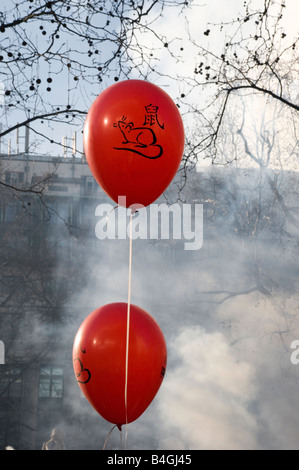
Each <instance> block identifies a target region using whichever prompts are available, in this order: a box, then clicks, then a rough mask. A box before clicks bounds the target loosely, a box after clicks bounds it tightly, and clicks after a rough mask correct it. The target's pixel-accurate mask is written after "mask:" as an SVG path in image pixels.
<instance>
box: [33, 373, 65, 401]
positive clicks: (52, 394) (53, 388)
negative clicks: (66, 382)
mask: <svg viewBox="0 0 299 470" xmlns="http://www.w3.org/2000/svg"><path fill="white" fill-rule="evenodd" d="M39 397H40V398H62V397H63V369H62V368H60V367H42V368H41V370H40V378H39Z"/></svg>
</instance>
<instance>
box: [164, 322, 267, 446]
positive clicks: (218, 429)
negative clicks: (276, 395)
mask: <svg viewBox="0 0 299 470" xmlns="http://www.w3.org/2000/svg"><path fill="white" fill-rule="evenodd" d="M170 350H171V352H172V353H173V354H174V355H175V356H176V357H177V365H176V366H175V367H174V368H172V369H171V370H170V371H169V373H168V375H166V378H165V382H164V384H163V387H162V389H161V391H160V395H159V403H158V410H159V416H160V418H161V420H160V425H161V426H162V431H164V438H163V439H162V440H161V442H160V448H162V449H188V450H192V449H198V450H201V449H204V450H212V449H256V448H258V444H257V442H256V431H257V422H256V420H255V418H254V416H253V415H252V414H251V413H250V411H249V410H248V407H249V405H250V402H251V401H252V400H253V399H254V398H255V370H254V367H253V366H252V365H250V364H248V363H246V362H243V361H239V360H238V359H237V358H236V356H235V354H234V351H233V349H232V348H231V347H230V346H229V344H228V343H227V340H226V338H225V337H224V336H223V334H222V333H218V332H216V333H207V332H206V331H205V330H204V329H202V328H200V327H197V328H187V329H185V330H184V331H182V332H181V333H180V334H179V336H178V337H177V338H176V339H175V340H174V341H173V342H172V344H171V345H170Z"/></svg>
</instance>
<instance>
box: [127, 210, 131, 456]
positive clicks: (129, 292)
mask: <svg viewBox="0 0 299 470" xmlns="http://www.w3.org/2000/svg"><path fill="white" fill-rule="evenodd" d="M131 285H132V212H131V215H130V250H129V283H128V308H127V338H126V379H125V409H126V432H125V449H126V447H127V435H128V429H127V428H128V426H127V425H128V365H129V339H130V305H131Z"/></svg>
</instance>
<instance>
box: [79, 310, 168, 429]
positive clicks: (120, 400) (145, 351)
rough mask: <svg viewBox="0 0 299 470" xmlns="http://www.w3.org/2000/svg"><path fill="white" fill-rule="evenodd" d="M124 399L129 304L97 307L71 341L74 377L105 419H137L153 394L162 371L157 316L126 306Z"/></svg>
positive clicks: (162, 350) (164, 352)
mask: <svg viewBox="0 0 299 470" xmlns="http://www.w3.org/2000/svg"><path fill="white" fill-rule="evenodd" d="M128 344H129V348H128V372H127V407H126V406H125V405H126V401H125V379H126V345H127V304H126V303H111V304H108V305H104V306H103V307H100V308H98V309H97V310H95V311H94V312H93V313H91V314H90V315H89V316H88V317H87V318H86V319H85V320H84V322H83V323H82V325H81V327H80V328H79V330H78V333H77V335H76V338H75V341H74V346H73V365H74V371H75V375H76V378H77V382H78V384H79V386H80V388H81V390H82V391H83V393H84V394H85V396H86V398H87V400H88V401H89V402H90V403H91V405H92V406H93V407H94V408H95V409H96V410H97V412H98V413H99V414H100V415H101V416H102V417H103V418H104V419H106V420H107V421H109V422H111V423H114V424H117V425H118V426H119V427H121V425H122V424H126V423H130V422H132V421H134V420H136V419H137V418H138V417H139V416H140V415H141V414H142V413H143V412H144V411H145V410H146V408H147V407H148V406H149V404H150V403H151V402H152V400H153V399H154V397H155V395H156V393H157V391H158V389H159V387H160V385H161V383H162V381H163V377H164V374H165V369H166V361H167V349H166V343H165V339H164V336H163V333H162V331H161V329H160V327H159V325H158V324H157V323H156V321H155V320H154V319H153V318H152V317H151V316H150V315H149V314H148V313H147V312H146V311H145V310H143V309H141V308H140V307H137V306H135V305H131V306H130V329H129V343H128Z"/></svg>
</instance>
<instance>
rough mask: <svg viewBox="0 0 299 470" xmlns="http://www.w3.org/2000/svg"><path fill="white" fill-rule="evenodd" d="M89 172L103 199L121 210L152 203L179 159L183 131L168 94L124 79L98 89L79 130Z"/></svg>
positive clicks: (151, 86)
mask: <svg viewBox="0 0 299 470" xmlns="http://www.w3.org/2000/svg"><path fill="white" fill-rule="evenodd" d="M84 150H85V154H86V159H87V162H88V164H89V167H90V169H91V172H92V174H93V176H94V177H95V179H96V180H97V182H98V184H99V185H100V186H101V187H102V189H103V190H104V191H105V192H106V194H107V195H108V196H109V197H110V198H111V199H113V200H114V201H115V202H116V203H119V200H118V197H119V196H125V197H126V203H125V204H124V203H120V205H124V206H126V207H130V206H133V207H134V206H135V207H138V204H140V205H143V206H147V205H149V204H151V203H152V202H154V201H155V200H156V199H157V198H158V197H159V196H160V195H161V194H162V193H163V192H164V191H165V189H166V188H167V187H168V186H169V184H170V183H171V181H172V180H173V178H174V176H175V174H176V172H177V170H178V168H179V166H180V163H181V160H182V156H183V150H184V126H183V121H182V118H181V115H180V113H179V111H178V108H177V106H176V105H175V103H174V102H173V100H172V99H171V98H170V97H169V95H168V94H167V93H166V92H165V91H164V90H162V89H161V88H159V87H158V86H156V85H153V84H152V83H149V82H145V81H142V80H125V81H123V82H119V83H116V84H114V85H111V86H110V87H108V88H107V89H106V90H104V91H103V92H102V93H101V94H100V95H99V96H98V97H97V98H96V100H95V101H94V103H93V104H92V106H91V108H90V110H89V112H88V115H87V118H86V121H85V126H84Z"/></svg>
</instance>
